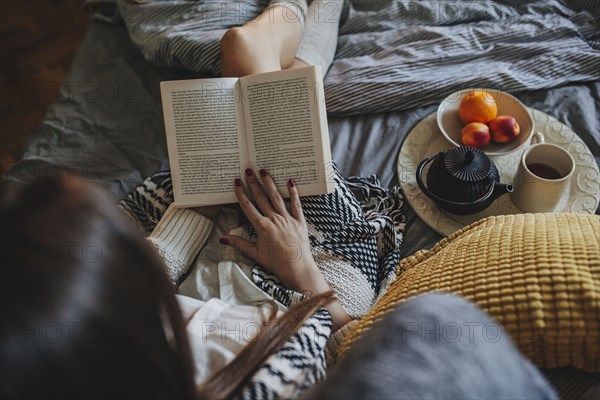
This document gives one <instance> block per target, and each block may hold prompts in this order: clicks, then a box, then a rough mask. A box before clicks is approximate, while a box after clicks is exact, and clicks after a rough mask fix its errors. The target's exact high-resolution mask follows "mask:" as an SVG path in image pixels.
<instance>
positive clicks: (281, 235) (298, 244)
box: [221, 169, 331, 295]
mask: <svg viewBox="0 0 600 400" xmlns="http://www.w3.org/2000/svg"><path fill="white" fill-rule="evenodd" d="M260 175H261V177H262V181H263V183H264V185H265V191H263V190H262V189H261V188H260V186H259V184H258V180H257V177H256V175H255V174H254V172H253V171H252V170H251V169H247V170H246V178H247V179H246V180H247V182H248V186H249V187H250V191H251V192H252V196H253V197H254V199H255V200H256V203H257V205H258V207H259V208H260V210H261V211H262V212H259V211H258V210H257V209H256V207H255V206H254V205H253V204H252V203H251V202H250V200H249V199H248V196H247V195H246V191H245V190H244V186H243V185H242V181H241V180H240V179H236V181H235V193H236V195H237V198H238V200H239V202H240V206H241V208H242V211H244V214H246V216H247V217H248V219H249V220H250V222H251V223H252V225H253V226H254V229H255V230H256V233H257V234H258V239H257V240H256V243H252V242H250V241H248V240H244V239H242V238H239V237H237V236H225V237H222V238H221V242H222V243H225V244H229V245H230V246H233V247H235V248H237V249H239V250H240V251H241V252H242V254H244V256H246V257H249V258H251V259H253V260H255V261H256V262H258V263H259V264H260V265H262V266H263V267H265V268H266V269H267V270H269V271H270V272H272V273H274V274H275V275H277V276H278V277H279V279H281V281H282V283H283V284H284V285H285V286H286V287H287V288H289V289H292V290H295V291H297V292H310V294H313V295H314V294H318V293H324V292H327V291H329V290H331V289H330V288H329V285H328V284H327V282H326V281H325V279H324V278H323V275H322V274H321V271H320V270H319V268H318V267H317V264H316V263H315V260H314V259H313V256H312V253H311V251H310V244H309V240H308V228H307V226H306V221H305V220H304V214H303V213H302V207H301V205H300V197H299V196H298V190H297V189H296V186H295V184H294V181H292V180H290V181H288V190H289V193H290V201H291V213H290V212H288V210H287V209H286V207H285V203H284V201H283V197H282V196H281V194H280V193H279V192H278V191H277V187H276V186H275V183H274V182H273V179H272V178H271V176H270V175H269V173H268V172H267V171H266V170H261V171H260ZM307 294H309V293H307ZM310 294H309V295H310Z"/></svg>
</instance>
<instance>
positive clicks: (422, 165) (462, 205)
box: [416, 152, 496, 208]
mask: <svg viewBox="0 0 600 400" xmlns="http://www.w3.org/2000/svg"><path fill="white" fill-rule="evenodd" d="M442 153H443V152H439V153H437V154H434V155H432V156H429V157H427V158H426V159H424V160H423V161H421V163H420V164H419V166H418V167H417V174H416V175H417V176H416V177H417V185H419V188H420V189H421V191H422V192H423V193H425V195H426V196H427V197H429V198H430V199H431V200H433V201H435V202H437V203H441V204H444V205H446V206H447V207H459V208H471V207H478V206H480V205H482V204H483V203H485V202H486V201H488V200H489V198H490V197H492V195H493V193H494V188H495V187H496V183H495V182H494V181H492V184H491V185H490V189H489V190H488V192H487V193H486V194H485V195H484V196H483V197H481V198H480V199H477V200H475V201H472V202H467V203H464V202H458V201H450V200H446V199H442V198H441V197H439V196H437V195H435V194H434V193H432V192H431V191H430V190H429V189H427V187H426V186H425V184H424V183H423V170H424V169H425V166H426V165H427V164H429V163H430V162H432V161H433V160H434V159H435V158H436V157H440V156H441V155H442Z"/></svg>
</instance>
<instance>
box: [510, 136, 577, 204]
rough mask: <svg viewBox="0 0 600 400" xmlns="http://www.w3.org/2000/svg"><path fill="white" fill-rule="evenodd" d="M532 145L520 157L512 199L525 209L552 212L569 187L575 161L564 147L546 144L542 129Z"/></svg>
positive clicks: (534, 137)
mask: <svg viewBox="0 0 600 400" xmlns="http://www.w3.org/2000/svg"><path fill="white" fill-rule="evenodd" d="M531 144H532V145H531V146H530V147H529V148H528V149H526V150H525V151H524V152H523V155H522V156H521V161H520V162H519V167H518V168H517V173H516V175H515V179H514V182H513V186H514V188H515V190H514V191H513V192H512V193H511V194H510V198H511V200H512V202H513V203H514V205H515V206H517V207H519V208H520V209H521V210H523V211H525V212H552V211H554V210H555V209H556V206H557V205H558V203H559V202H560V199H561V197H562V196H563V194H564V193H565V192H566V191H567V190H570V180H571V176H573V172H574V171H575V161H574V160H573V157H571V155H570V154H569V152H568V151H566V150H565V149H563V148H562V147H560V146H557V145H555V144H550V143H545V141H544V135H543V134H542V133H541V132H536V133H534V134H533V137H532V139H531Z"/></svg>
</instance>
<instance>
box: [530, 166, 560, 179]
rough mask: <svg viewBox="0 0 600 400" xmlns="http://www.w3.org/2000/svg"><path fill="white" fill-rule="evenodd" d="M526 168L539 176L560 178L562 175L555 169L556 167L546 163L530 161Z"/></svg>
mask: <svg viewBox="0 0 600 400" xmlns="http://www.w3.org/2000/svg"><path fill="white" fill-rule="evenodd" d="M527 168H528V169H529V170H530V171H531V173H533V174H534V175H537V176H539V177H540V178H544V179H560V178H562V177H563V175H562V174H561V173H560V172H559V171H558V170H556V168H554V167H552V166H550V165H548V164H542V163H531V164H527Z"/></svg>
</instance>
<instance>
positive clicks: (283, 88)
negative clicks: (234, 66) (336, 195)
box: [240, 66, 334, 196]
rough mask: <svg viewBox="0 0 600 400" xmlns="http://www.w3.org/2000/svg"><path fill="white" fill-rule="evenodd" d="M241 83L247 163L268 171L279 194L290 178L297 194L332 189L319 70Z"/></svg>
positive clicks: (282, 73) (269, 75) (271, 75)
mask: <svg viewBox="0 0 600 400" xmlns="http://www.w3.org/2000/svg"><path fill="white" fill-rule="evenodd" d="M240 83H241V89H242V92H241V93H242V103H243V107H244V119H245V123H246V134H247V140H248V149H249V157H250V163H251V164H253V165H254V166H255V168H257V169H260V168H266V169H268V170H269V172H270V174H271V176H272V177H273V178H274V180H275V183H276V185H277V186H278V187H279V188H280V192H281V193H282V194H283V195H287V189H286V185H287V181H288V179H290V178H293V179H294V180H295V181H296V183H297V185H298V190H299V192H300V194H301V195H302V196H309V195H315V194H324V193H329V192H331V191H333V188H334V184H333V180H332V179H328V176H327V172H326V171H327V168H330V167H331V150H330V146H329V131H328V127H327V115H326V111H325V101H324V95H323V85H322V78H321V73H320V71H319V69H318V67H314V66H313V67H307V68H299V69H293V70H285V71H278V72H269V73H265V74H259V75H251V76H248V77H244V78H241V79H240ZM330 181H331V182H330Z"/></svg>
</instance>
